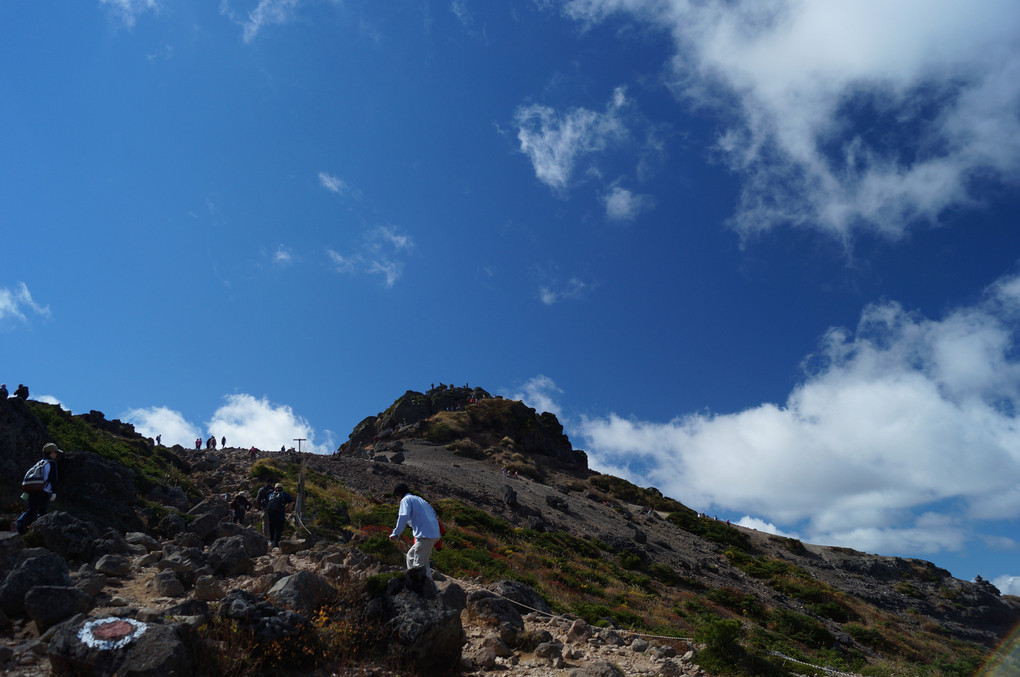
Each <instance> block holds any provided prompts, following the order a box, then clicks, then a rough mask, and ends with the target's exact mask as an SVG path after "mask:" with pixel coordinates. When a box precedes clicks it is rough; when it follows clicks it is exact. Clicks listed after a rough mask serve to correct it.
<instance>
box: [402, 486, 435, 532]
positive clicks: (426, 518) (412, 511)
mask: <svg viewBox="0 0 1020 677" xmlns="http://www.w3.org/2000/svg"><path fill="white" fill-rule="evenodd" d="M409 525H410V527H411V534H412V535H413V536H414V537H415V538H439V519H438V518H437V517H436V511H435V510H433V509H432V506H431V505H429V503H428V501H426V500H425V499H424V498H422V497H421V496H415V495H414V494H405V495H404V497H403V498H402V499H400V511H399V512H398V513H397V526H396V527H395V528H394V529H393V533H392V534H390V538H396V537H397V536H399V535H400V532H402V531H403V530H404V527H406V526H409Z"/></svg>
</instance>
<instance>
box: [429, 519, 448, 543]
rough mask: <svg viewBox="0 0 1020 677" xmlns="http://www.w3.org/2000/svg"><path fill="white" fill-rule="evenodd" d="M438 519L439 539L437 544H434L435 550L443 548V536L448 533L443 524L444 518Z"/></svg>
mask: <svg viewBox="0 0 1020 677" xmlns="http://www.w3.org/2000/svg"><path fill="white" fill-rule="evenodd" d="M436 521H437V522H439V540H438V541H436V544H435V545H434V546H432V549H433V550H442V549H443V536H444V535H445V534H446V527H444V526H443V522H442V520H436Z"/></svg>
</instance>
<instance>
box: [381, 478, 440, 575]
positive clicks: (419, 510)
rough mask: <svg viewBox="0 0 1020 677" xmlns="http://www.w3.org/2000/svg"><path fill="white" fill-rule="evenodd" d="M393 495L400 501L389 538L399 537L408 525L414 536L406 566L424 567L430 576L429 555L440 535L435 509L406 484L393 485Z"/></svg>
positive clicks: (395, 538) (393, 539) (409, 567)
mask: <svg viewBox="0 0 1020 677" xmlns="http://www.w3.org/2000/svg"><path fill="white" fill-rule="evenodd" d="M393 497H394V498H396V499H397V500H398V501H400V509H399V511H398V512H397V526H396V527H394V529H393V533H391V534H390V540H392V541H395V540H397V539H398V538H400V534H401V532H403V531H404V528H405V527H408V526H410V527H411V535H413V536H414V545H412V546H411V547H410V549H409V550H408V551H407V557H406V561H407V568H408V569H411V568H412V567H425V573H426V574H427V575H428V577H429V578H432V567H431V566H430V565H429V557H430V556H431V555H432V548H433V546H435V544H436V542H437V541H438V540H439V536H440V534H439V519H438V518H437V517H436V511H435V510H433V509H432V506H431V505H429V503H428V501H426V500H425V499H424V498H422V497H421V496H415V495H414V494H412V493H411V490H410V489H408V488H407V485H406V484H398V485H397V486H396V487H394V489H393Z"/></svg>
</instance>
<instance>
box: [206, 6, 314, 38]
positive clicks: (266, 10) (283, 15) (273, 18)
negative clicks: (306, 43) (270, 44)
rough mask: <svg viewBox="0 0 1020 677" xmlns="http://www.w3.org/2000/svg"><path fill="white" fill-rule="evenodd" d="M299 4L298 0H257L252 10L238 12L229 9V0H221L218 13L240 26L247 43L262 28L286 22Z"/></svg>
mask: <svg viewBox="0 0 1020 677" xmlns="http://www.w3.org/2000/svg"><path fill="white" fill-rule="evenodd" d="M299 4H300V0H259V2H258V4H257V5H256V6H255V7H254V8H253V9H252V10H250V11H248V12H244V11H243V10H242V11H241V12H240V13H238V12H235V11H234V10H232V9H231V7H230V2H229V0H222V1H221V2H220V13H221V14H223V15H224V16H226V17H228V18H229V19H230V20H232V21H233V22H234V23H236V24H238V25H239V26H241V30H242V37H243V39H244V41H245V42H246V43H249V42H252V41H253V40H254V39H255V38H256V37H258V34H259V32H260V31H261V30H262V29H263V28H266V27H267V26H276V25H279V24H283V23H286V22H287V21H288V20H289V19H290V17H291V14H292V13H293V11H294V9H295V8H296V7H297V6H298V5H299Z"/></svg>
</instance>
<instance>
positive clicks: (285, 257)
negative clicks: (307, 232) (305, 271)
mask: <svg viewBox="0 0 1020 677" xmlns="http://www.w3.org/2000/svg"><path fill="white" fill-rule="evenodd" d="M273 263H274V264H275V265H277V266H289V265H291V264H292V263H294V254H293V253H291V251H290V249H289V248H287V247H285V246H283V245H282V244H281V245H280V246H279V247H277V248H276V251H275V252H273Z"/></svg>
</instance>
